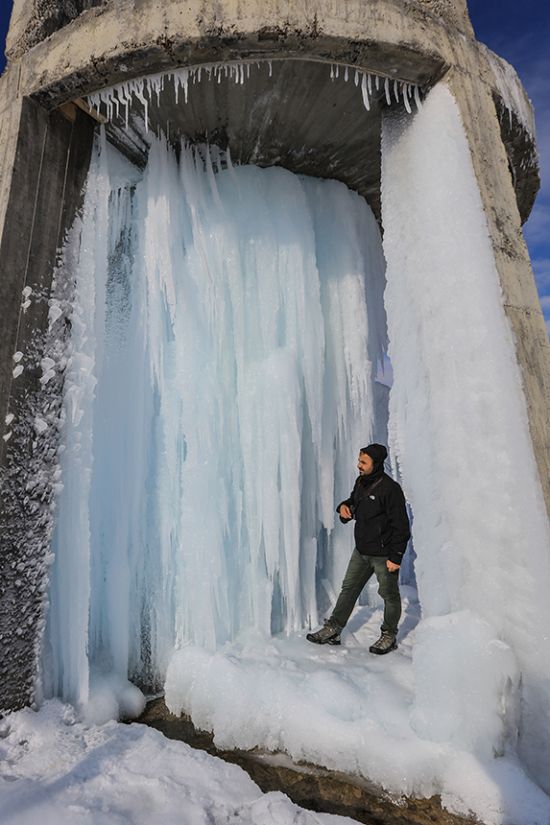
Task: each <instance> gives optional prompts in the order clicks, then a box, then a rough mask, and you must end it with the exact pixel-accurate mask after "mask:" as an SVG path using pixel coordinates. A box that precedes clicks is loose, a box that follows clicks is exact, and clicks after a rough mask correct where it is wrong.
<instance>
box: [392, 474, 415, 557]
mask: <svg viewBox="0 0 550 825" xmlns="http://www.w3.org/2000/svg"><path fill="white" fill-rule="evenodd" d="M386 516H387V519H388V524H389V526H390V530H391V540H390V547H389V552H388V558H389V560H390V561H392V562H393V563H394V564H401V560H402V559H403V555H404V554H405V550H406V549H407V542H408V541H409V539H410V537H411V528H410V525H409V517H408V515H407V507H406V505H405V496H404V495H403V490H402V489H401V487H400V486H399V485H398V484H395V485H392V489H391V490H390V492H389V493H388V499H387V505H386Z"/></svg>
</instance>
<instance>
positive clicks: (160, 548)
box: [44, 140, 385, 719]
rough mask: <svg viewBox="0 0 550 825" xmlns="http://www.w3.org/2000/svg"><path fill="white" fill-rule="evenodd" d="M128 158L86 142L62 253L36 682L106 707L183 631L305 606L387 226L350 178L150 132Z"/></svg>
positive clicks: (281, 615)
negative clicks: (76, 212)
mask: <svg viewBox="0 0 550 825" xmlns="http://www.w3.org/2000/svg"><path fill="white" fill-rule="evenodd" d="M222 167H223V168H222ZM129 169H130V166H129V164H127V162H126V161H125V160H124V159H123V158H122V156H120V155H119V153H118V152H116V150H114V149H112V148H110V147H109V146H107V145H106V144H105V143H104V142H103V144H101V145H100V146H98V147H97V150H96V152H95V154H94V157H93V159H92V165H91V168H90V174H89V178H88V184H87V192H86V199H85V206H84V213H83V217H82V220H80V219H79V220H78V221H77V223H76V225H75V228H74V229H73V232H72V233H71V235H70V237H69V241H68V244H67V247H66V250H65V258H66V259H67V258H68V259H69V260H71V261H73V262H74V260H76V264H74V270H75V271H76V273H77V277H76V286H75V299H74V307H73V309H72V311H70V320H71V326H72V335H71V349H70V352H69V361H68V367H67V371H66V377H65V398H64V410H65V414H64V426H63V431H62V440H63V443H64V445H65V450H64V452H63V455H62V458H61V468H62V479H63V482H64V484H65V487H64V490H63V493H62V495H61V496H60V498H59V502H58V505H59V513H58V519H57V528H56V534H55V540H54V543H53V549H54V553H55V564H54V567H53V572H52V585H51V591H50V603H51V606H50V612H49V624H48V634H47V644H46V650H45V666H44V671H45V689H46V693H47V694H54V695H61V696H63V697H64V698H65V699H68V700H70V701H72V702H74V703H75V704H76V705H77V706H79V707H82V708H86V709H87V711H89V714H90V715H91V716H92V717H93V718H96V719H97V718H104V717H105V716H106V715H107V716H109V715H117V713H118V710H119V708H117V702H119V704H120V703H121V709H123V708H124V707H125V706H126V704H127V694H128V690H129V688H128V685H127V682H126V677H127V676H129V677H130V678H133V679H134V680H135V681H136V682H138V683H139V684H141V685H144V686H145V687H147V688H149V689H151V688H153V689H158V688H159V687H162V684H163V681H164V676H165V672H166V667H167V664H168V659H169V657H170V655H171V654H172V652H173V648H174V645H176V646H179V645H182V644H185V643H189V642H192V643H194V644H197V645H200V646H204V647H205V648H207V649H209V650H215V649H216V648H217V647H218V646H220V645H221V644H223V643H224V642H226V641H228V640H233V639H234V638H235V637H236V636H237V635H238V634H239V633H241V634H242V633H245V634H255V635H258V634H259V635H261V636H262V637H264V638H268V637H269V636H270V635H271V634H272V633H277V632H281V631H286V632H287V633H290V632H294V631H298V630H300V629H302V628H304V627H311V626H313V625H315V624H316V623H317V622H318V618H319V616H318V614H319V611H323V610H324V609H325V607H326V605H327V603H328V598H327V591H328V592H331V591H332V590H333V589H335V588H337V587H338V585H339V583H340V580H341V577H342V573H343V567H344V566H345V564H346V563H347V558H348V556H349V553H350V552H351V549H352V541H353V537H352V533H351V531H348V532H345V531H334V532H332V528H333V527H334V520H335V511H334V506H335V498H336V496H337V495H342V493H341V491H342V490H346V491H347V489H348V487H349V485H350V483H351V479H352V478H353V465H354V462H355V459H356V452H357V449H358V447H360V446H361V444H362V443H365V442H368V441H369V440H370V439H371V438H372V436H373V414H374V410H373V390H374V388H373V385H374V373H373V365H374V364H375V363H376V361H377V360H378V359H380V358H381V356H382V351H381V349H379V348H378V347H379V344H380V342H382V341H383V340H384V338H385V318H384V312H383V306H382V290H383V284H384V260H383V255H382V246H381V239H380V231H379V228H378V225H377V223H376V221H375V218H374V216H373V214H372V212H371V211H370V209H369V207H368V205H367V203H366V201H365V200H364V199H363V198H361V197H360V196H359V195H357V194H356V193H354V192H351V191H350V190H349V189H348V188H347V187H346V186H344V184H342V183H339V182H337V181H320V180H315V179H313V178H306V177H298V176H296V175H294V174H292V173H291V172H288V171H287V170H284V169H281V168H270V169H260V168H258V167H254V166H243V167H233V166H232V165H231V160H230V157H229V156H227V157H226V156H224V155H221V154H220V153H219V151H218V150H217V149H216V148H214V149H212V153H210V152H208V151H202V152H201V150H198V149H191V148H189V147H186V146H183V147H182V149H181V155H180V158H179V161H177V160H176V155H175V153H174V151H173V150H172V148H171V147H169V146H168V145H166V143H164V142H161V141H158V140H153V142H152V147H151V151H150V155H149V162H148V166H147V168H146V170H145V173H144V175H143V179H142V180H139V181H138V182H137V183H136V181H135V178H134V179H133V180H130V181H129V180H128V179H126V180H125V176H126V175H127V173H128V170H129ZM367 307H369V308H368V310H367ZM58 323H61V319H59V320H58ZM369 329H370V334H369ZM335 488H336V490H335ZM90 697H91V699H90ZM90 702H91V704H90Z"/></svg>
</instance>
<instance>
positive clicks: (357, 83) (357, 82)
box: [354, 69, 359, 86]
mask: <svg viewBox="0 0 550 825" xmlns="http://www.w3.org/2000/svg"><path fill="white" fill-rule="evenodd" d="M354 80H355V85H356V86H358V85H359V71H358V70H357V69H356V70H355V77H354Z"/></svg>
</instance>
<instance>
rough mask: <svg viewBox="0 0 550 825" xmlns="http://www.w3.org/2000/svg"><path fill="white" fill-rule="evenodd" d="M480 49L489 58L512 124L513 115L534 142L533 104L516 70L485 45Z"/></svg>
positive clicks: (481, 44) (480, 45)
mask: <svg viewBox="0 0 550 825" xmlns="http://www.w3.org/2000/svg"><path fill="white" fill-rule="evenodd" d="M479 48H480V49H482V50H483V52H484V54H485V57H486V58H487V61H488V63H489V67H490V69H491V72H492V73H493V77H494V80H495V84H496V87H497V89H498V91H499V93H500V96H501V98H502V101H503V103H504V106H505V107H506V110H507V112H508V116H509V118H510V123H511V122H512V113H513V114H515V115H516V117H517V118H518V119H519V121H520V122H521V124H522V125H523V127H524V128H525V129H526V130H527V131H528V132H529V134H530V135H531V137H532V138H533V140H534V139H535V136H536V129H535V116H534V112H533V104H532V103H531V101H530V100H529V98H528V97H527V94H526V92H525V89H524V88H523V86H522V85H521V81H520V79H519V77H518V75H517V72H516V70H515V69H514V67H513V66H512V65H511V64H510V63H508V61H506V60H504V58H502V57H499V56H498V55H496V54H495V53H494V52H492V51H491V49H488V48H487V46H484V45H483V43H480V44H479Z"/></svg>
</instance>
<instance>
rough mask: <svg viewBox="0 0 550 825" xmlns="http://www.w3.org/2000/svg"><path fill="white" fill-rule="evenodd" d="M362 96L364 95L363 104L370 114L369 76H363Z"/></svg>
mask: <svg viewBox="0 0 550 825" xmlns="http://www.w3.org/2000/svg"><path fill="white" fill-rule="evenodd" d="M361 94H362V95H363V104H364V106H365V109H366V110H367V112H370V100H369V93H368V91H367V76H366V75H365V74H363V78H362V80H361Z"/></svg>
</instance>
